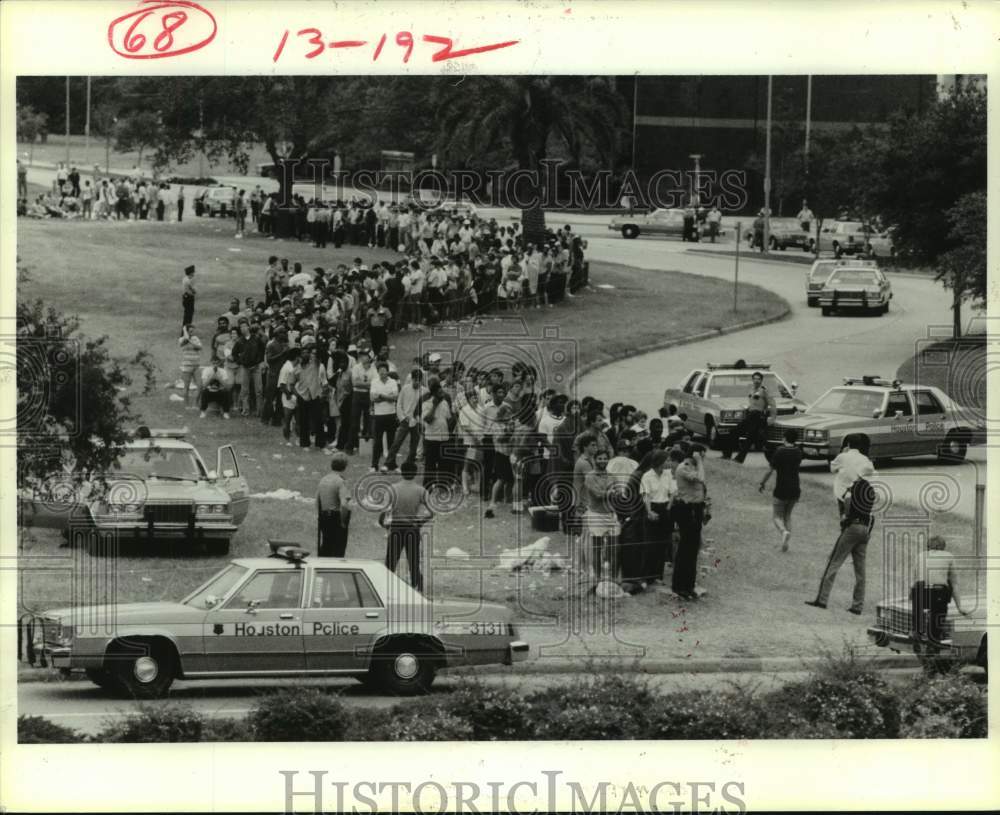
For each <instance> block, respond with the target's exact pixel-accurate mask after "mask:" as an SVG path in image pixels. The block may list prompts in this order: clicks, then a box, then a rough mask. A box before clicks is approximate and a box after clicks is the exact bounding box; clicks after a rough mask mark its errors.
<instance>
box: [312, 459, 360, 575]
mask: <svg viewBox="0 0 1000 815" xmlns="http://www.w3.org/2000/svg"><path fill="white" fill-rule="evenodd" d="M347 464H348V460H347V456H345V455H344V454H343V453H334V454H333V457H332V458H331V459H330V472H329V473H327V474H326V475H324V476H323V477H322V478H321V479H320V481H319V485H318V486H317V488H316V511H317V519H316V520H317V523H316V527H317V529H316V537H317V539H318V541H319V547H318V548H319V553H318V554H319V556H320V557H344V555H345V554H346V553H347V539H348V535H349V532H350V524H351V499H350V494H351V493H350V490H349V489H348V487H347V484H346V483H345V482H344V476H343V473H344V471H345V470H347Z"/></svg>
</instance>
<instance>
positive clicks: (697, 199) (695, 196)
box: [688, 153, 702, 207]
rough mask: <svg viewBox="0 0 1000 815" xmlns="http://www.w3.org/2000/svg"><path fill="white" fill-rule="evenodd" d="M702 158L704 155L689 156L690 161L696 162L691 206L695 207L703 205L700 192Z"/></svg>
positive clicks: (694, 154) (693, 154)
mask: <svg viewBox="0 0 1000 815" xmlns="http://www.w3.org/2000/svg"><path fill="white" fill-rule="evenodd" d="M701 157H702V153H692V154H691V155H689V156H688V158H689V159H692V160H693V161H694V183H693V184H692V186H691V204H692V206H695V207H697V206H699V204H701V194H700V193H699V192H698V190H699V187H698V179H699V178H701Z"/></svg>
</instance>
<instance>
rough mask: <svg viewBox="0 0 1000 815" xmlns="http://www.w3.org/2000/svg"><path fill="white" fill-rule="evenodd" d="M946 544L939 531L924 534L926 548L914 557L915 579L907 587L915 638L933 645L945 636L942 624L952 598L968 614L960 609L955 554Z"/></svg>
mask: <svg viewBox="0 0 1000 815" xmlns="http://www.w3.org/2000/svg"><path fill="white" fill-rule="evenodd" d="M947 545H948V544H947V543H946V541H945V539H944V538H942V537H941V536H940V535H934V536H933V537H931V538H928V540H927V548H926V549H924V550H923V551H922V552H921V553H920V555H919V556H918V559H917V569H916V580H915V581H914V583H913V585H912V586H911V587H910V609H911V613H912V615H913V620H912V627H913V632H914V634H915V635H916V637H917V638H918V639H920V640H922V641H924V640H926V641H928V642H930V643H932V644H934V645H939V644H941V641H942V640H943V639H944V637H945V632H944V630H943V627H944V622H945V619H946V618H947V616H948V604H949V603H950V602H951V601H952V600H954V601H955V607H956V608H957V609H958V612H959V614H961V615H963V616H966V615H967V614H968V612H967V611H963V610H962V601H961V599H960V598H959V595H958V579H957V574H956V570H955V556H954V555H953V554H952V553H951V552H949V551H948V549H947Z"/></svg>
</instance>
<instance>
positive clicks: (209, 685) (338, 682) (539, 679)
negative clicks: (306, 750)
mask: <svg viewBox="0 0 1000 815" xmlns="http://www.w3.org/2000/svg"><path fill="white" fill-rule="evenodd" d="M919 670H920V669H919V668H915V669H894V670H889V671H884V672H883V675H884V676H885V677H886V678H887V679H889V680H890V681H894V682H900V683H902V682H905V681H907V680H909V679H911V678H912V677H914V676H916V675H917V674H918V673H919ZM806 676H808V674H806V673H805V672H798V671H796V672H787V673H746V674H722V673H713V674H653V675H649V676H648V677H647V678H648V679H649V683H650V686H651V687H653V688H654V689H656V690H658V691H661V692H663V693H667V692H672V691H684V690H703V691H710V690H725V689H727V688H729V687H731V686H732V683H734V682H740V683H745V684H746V685H748V686H749V687H757V688H760V689H761V690H769V689H772V688H775V687H778V686H780V685H783V684H786V683H788V682H794V681H798V680H801V679H804V678H805V677H806ZM578 678H579V674H548V675H542V676H537V675H527V676H525V675H521V676H515V675H507V676H504V675H498V674H489V675H487V674H483V675H481V676H480V677H479V679H480V681H482V682H483V683H485V684H488V685H509V686H511V687H516V688H518V689H519V691H521V692H525V693H529V692H532V691H536V690H541V689H544V688H548V687H552V686H553V685H557V684H564V683H567V682H570V681H573V680H574V679H578ZM465 681H467V680H465V679H464V678H463V677H461V676H449V675H448V674H447V673H443V674H441V675H439V676H438V678H437V681H436V682H435V683H434V687H433V690H432V692H433V693H435V694H444V693H447V692H448V691H450V690H453V689H455V688H457V687H458V686H459V685H461V684H462V683H463V682H465ZM293 682H294V680H291V681H290V680H264V679H261V680H241V681H239V682H235V681H229V682H226V681H221V680H216V681H204V682H197V683H195V682H177V683H175V684H174V686H173V687H172V688H171V693H170V701H171V702H174V703H180V704H183V705H186V706H188V707H191V708H193V709H194V710H197V711H199V712H200V713H202V714H203V715H205V716H209V717H233V718H239V717H242V716H245V715H246V713H247V712H248V711H249V710H250V708H251V707H252V706H253V704H254V702H255V701H256V699H257V698H258V697H259V696H260V695H261V694H262V693H265V692H267V691H268V690H270V689H273V688H277V687H281V688H287V687H290V686H292V684H293ZM302 685H303V687H306V686H308V687H327V688H332V689H336V690H339V691H340V692H341V699H342V701H343V702H344V703H345V704H346V705H347V706H348V707H350V708H362V707H373V708H387V707H392V706H393V705H395V704H398V703H400V702H403V703H405V702H407V701H408V700H406V699H398V698H394V697H389V696H381V695H378V694H374V693H372V692H371V691H369V690H367V689H366V688H364V687H362V686H361V685H360V684H359V683H358V682H356V681H355V680H353V679H321V680H309V681H308V683H305V682H304V683H302ZM147 704H152V705H162V704H165V702H151V703H147ZM136 707H137V706H136V703H135V702H131V701H127V700H121V699H114V698H112V697H110V696H108V694H107V693H105V692H104V691H102V690H101V689H100V688H98V687H96V686H95V685H92V684H91V683H90V682H87V681H52V682H22V683H20V684H19V685H18V710H17V712H18V715H21V716H44V717H45V718H46V719H48V720H49V721H52V722H55V723H56V724H61V725H63V726H65V727H72V728H75V729H76V730H80V731H82V732H84V733H96V732H98V731H99V730H101V729H102V727H104V726H105V725H106V724H107V723H108V722H109V721H113V720H114V719H116V718H120V717H123V716H126V715H128V714H130V713H133V712H135V711H136Z"/></svg>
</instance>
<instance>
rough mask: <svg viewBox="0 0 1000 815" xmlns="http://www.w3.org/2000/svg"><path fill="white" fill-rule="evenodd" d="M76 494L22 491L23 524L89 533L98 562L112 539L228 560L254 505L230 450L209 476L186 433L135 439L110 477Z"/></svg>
mask: <svg viewBox="0 0 1000 815" xmlns="http://www.w3.org/2000/svg"><path fill="white" fill-rule="evenodd" d="M140 435H141V436H145V433H141V434H140ZM102 480H103V482H104V483H101V481H102ZM73 493H74V494H73V495H72V496H69V497H67V496H64V495H63V494H62V493H61V492H60V493H59V494H57V495H48V494H45V493H44V492H41V491H39V489H34V490H33V489H31V488H30V487H25V488H23V489H21V490H20V491H19V496H18V498H19V502H18V503H19V510H20V515H19V517H20V520H21V523H22V524H23V525H25V526H32V527H36V528H48V529H58V530H60V531H63V532H65V533H67V534H68V533H69V531H70V530H71V528H72V527H74V526H75V527H76V528H82V529H86V530H89V531H91V532H93V534H89V535H88V537H87V540H88V545H89V547H90V549H91V551H92V552H93V553H94V554H100V553H102V552H103V551H104V549H105V548H106V546H107V539H108V536H109V535H114V536H116V537H118V538H135V539H140V540H145V541H146V542H147V543H148V544H149V545H150V546H153V545H155V543H156V542H157V541H161V542H162V541H163V540H165V539H171V538H178V537H180V538H184V539H186V540H187V541H188V542H190V543H192V544H195V543H204V544H207V545H209V546H210V547H212V548H213V549H214V550H216V551H219V552H223V553H224V552H228V551H229V542H230V539H231V538H232V536H233V535H234V534H236V531H237V530H238V529H239V526H240V524H241V523H243V521H244V519H245V518H246V515H247V510H248V508H249V505H250V489H249V486H248V485H247V481H246V479H245V478H244V477H243V474H242V473H241V471H240V464H239V459H238V457H237V455H236V450H235V449H234V448H233V446H232V445H231V444H224V445H222V446H221V447H219V448H218V450H217V451H216V466H215V469H213V470H210V469H208V467H206V466H205V462H204V461H203V460H202V458H201V455H200V454H199V453H198V451H197V450H196V449H195V448H194V446H193V445H192V444H190V443H189V442H188V441H186V440H185V432H184V431H183V430H152V431H149V436H148V437H142V438H134V439H133V440H131V441H130V442H128V444H127V445H126V447H125V451H124V453H123V454H122V456H121V458H120V459H119V461H118V463H117V464H116V465H115V467H114V469H113V470H111V471H110V472H108V473H105V474H104V477H103V479H97V478H95V479H93V480H91V481H88V482H86V483H84V484H83V485H82V487H81V489H79V490H74V491H73Z"/></svg>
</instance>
